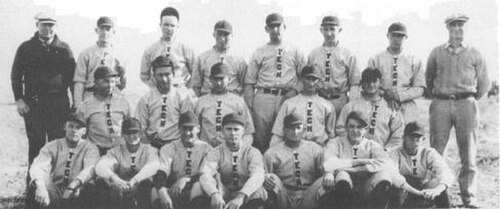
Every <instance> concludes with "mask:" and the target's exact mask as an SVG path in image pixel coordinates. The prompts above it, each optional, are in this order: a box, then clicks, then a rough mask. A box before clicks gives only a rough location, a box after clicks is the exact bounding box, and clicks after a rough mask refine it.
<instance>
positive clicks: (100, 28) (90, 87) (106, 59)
mask: <svg viewBox="0 0 500 209" xmlns="http://www.w3.org/2000/svg"><path fill="white" fill-rule="evenodd" d="M95 32H96V33H97V37H98V39H97V44H96V45H94V46H91V47H89V48H86V49H84V50H83V51H82V52H81V53H80V56H79V57H78V60H77V61H76V68H75V76H74V77H73V81H74V90H73V92H74V98H73V101H74V103H73V106H74V107H75V108H77V107H79V106H80V104H81V103H82V102H83V101H85V100H87V99H89V98H91V97H92V94H93V91H94V88H95V87H94V73H95V70H96V69H97V67H99V66H107V67H109V68H111V69H113V70H115V71H116V72H117V73H118V75H119V76H118V78H119V79H118V81H117V82H116V85H117V88H116V90H117V91H116V92H115V93H120V90H123V89H124V88H125V85H126V78H125V70H124V69H125V68H124V67H123V63H122V62H120V61H119V59H118V57H117V55H116V52H115V51H114V47H113V43H112V42H113V36H114V35H115V25H114V22H113V20H112V19H111V18H109V17H100V18H99V19H98V20H97V27H96V29H95Z"/></svg>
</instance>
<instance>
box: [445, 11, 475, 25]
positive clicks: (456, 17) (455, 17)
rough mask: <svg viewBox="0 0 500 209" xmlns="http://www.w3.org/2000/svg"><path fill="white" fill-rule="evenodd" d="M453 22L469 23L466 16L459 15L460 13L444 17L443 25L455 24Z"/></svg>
mask: <svg viewBox="0 0 500 209" xmlns="http://www.w3.org/2000/svg"><path fill="white" fill-rule="evenodd" d="M455 21H461V22H467V21H469V17H467V16H466V15H464V14H461V13H457V14H452V15H450V16H448V17H446V19H445V20H444V23H446V24H447V25H448V24H450V23H452V22H455Z"/></svg>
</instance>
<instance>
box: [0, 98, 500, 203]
mask: <svg viewBox="0 0 500 209" xmlns="http://www.w3.org/2000/svg"><path fill="white" fill-rule="evenodd" d="M9 96H10V95H1V94H0V98H4V99H2V100H0V101H10V100H11V99H10V98H9ZM429 103H430V101H427V100H418V104H419V109H418V110H417V111H419V112H420V113H421V114H420V115H422V117H421V118H420V120H422V121H428V107H429ZM498 106H499V105H498V97H494V98H489V99H483V100H482V101H481V102H480V114H481V115H480V118H481V120H480V134H479V145H478V147H479V150H478V156H477V164H478V168H479V178H478V179H479V182H478V183H479V184H478V194H477V196H478V200H479V204H480V206H481V207H482V208H499V207H500V192H499V161H498V158H499V142H498V140H499V138H498V129H499V124H498V114H499V112H498ZM132 107H134V106H132ZM452 132H454V131H452ZM0 145H1V146H2V147H1V148H0V188H1V189H0V208H23V207H24V189H25V178H26V171H27V156H28V152H27V148H28V143H27V138H26V135H25V129H24V122H23V120H22V118H21V117H19V115H18V114H17V111H16V108H15V106H14V104H12V103H0ZM446 160H447V162H448V163H449V165H450V167H451V168H452V169H453V171H455V173H458V170H459V168H460V163H459V158H458V150H457V146H456V143H455V136H454V134H453V133H452V136H451V139H450V144H449V146H448V149H447V151H446ZM451 191H452V198H453V205H454V207H459V206H460V205H461V204H462V202H461V200H460V198H459V190H458V184H457V182H456V181H455V183H454V184H453V186H452V188H451Z"/></svg>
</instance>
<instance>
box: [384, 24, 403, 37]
mask: <svg viewBox="0 0 500 209" xmlns="http://www.w3.org/2000/svg"><path fill="white" fill-rule="evenodd" d="M387 33H389V34H390V33H396V34H402V35H405V36H406V26H405V25H404V24H403V23H400V22H395V23H392V24H391V25H390V26H389V28H388V29H387Z"/></svg>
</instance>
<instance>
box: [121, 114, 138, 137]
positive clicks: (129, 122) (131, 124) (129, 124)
mask: <svg viewBox="0 0 500 209" xmlns="http://www.w3.org/2000/svg"><path fill="white" fill-rule="evenodd" d="M140 130H141V122H139V120H138V119H137V118H126V119H125V120H124V121H123V122H122V133H124V134H133V133H137V132H139V131H140Z"/></svg>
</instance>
